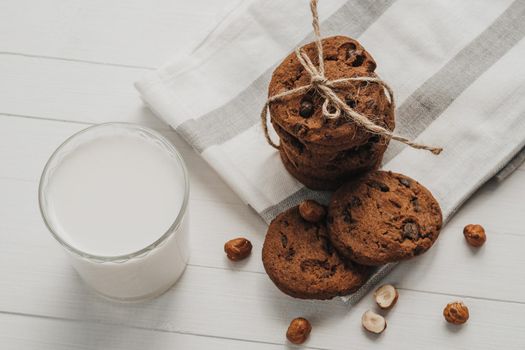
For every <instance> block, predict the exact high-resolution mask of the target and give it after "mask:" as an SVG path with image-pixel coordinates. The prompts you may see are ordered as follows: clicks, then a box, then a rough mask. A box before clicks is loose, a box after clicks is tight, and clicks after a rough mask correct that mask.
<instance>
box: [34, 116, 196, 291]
mask: <svg viewBox="0 0 525 350" xmlns="http://www.w3.org/2000/svg"><path fill="white" fill-rule="evenodd" d="M188 197H189V182H188V173H187V171H186V167H185V165H184V161H183V160H182V158H181V156H180V154H179V153H178V152H177V150H176V149H175V147H174V146H173V145H172V144H171V143H170V142H169V141H168V140H166V139H165V138H164V137H163V136H161V135H160V134H158V133H157V132H155V131H153V130H150V129H148V128H144V127H142V126H139V125H134V124H126V123H108V124H100V125H96V126H92V127H89V128H87V129H85V130H83V131H80V132H79V133H77V134H75V135H73V136H72V137H70V138H69V139H67V140H66V141H65V142H64V143H63V144H62V145H61V146H60V147H59V148H58V149H57V150H56V151H55V152H54V153H53V155H52V156H51V158H50V159H49V161H48V162H47V164H46V166H45V168H44V171H43V174H42V177H41V179H40V187H39V204H40V211H41V213H42V217H43V219H44V222H45V224H46V225H47V227H48V229H49V231H51V233H52V235H53V236H54V237H55V239H56V240H57V241H58V242H59V243H60V244H61V245H62V246H63V247H64V248H65V250H66V252H67V253H68V255H69V257H70V260H71V262H72V264H73V266H74V268H75V269H76V270H77V272H78V273H79V275H80V276H81V277H82V279H83V280H84V281H85V282H86V283H87V284H88V285H90V286H91V287H93V288H94V289H95V290H96V291H97V292H99V293H100V294H102V295H104V296H106V297H109V298H112V299H118V300H123V301H128V300H129V301H131V300H140V299H146V298H152V297H155V296H157V295H160V294H162V293H163V292H165V291H166V290H167V289H168V288H169V287H170V286H172V285H173V284H174V283H175V281H177V279H178V278H179V277H180V275H181V274H182V273H183V271H184V269H185V267H186V263H187V261H188V258H189V248H188V238H189V237H188V228H187V224H188V215H187V211H188Z"/></svg>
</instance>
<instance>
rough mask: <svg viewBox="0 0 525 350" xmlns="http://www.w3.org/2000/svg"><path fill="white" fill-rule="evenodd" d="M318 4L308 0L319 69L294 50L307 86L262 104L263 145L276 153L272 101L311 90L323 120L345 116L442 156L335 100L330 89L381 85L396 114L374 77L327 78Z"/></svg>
mask: <svg viewBox="0 0 525 350" xmlns="http://www.w3.org/2000/svg"><path fill="white" fill-rule="evenodd" d="M317 1H318V0H310V11H311V12H312V27H313V31H314V36H315V46H316V49H317V55H318V61H319V63H318V66H316V65H315V64H314V63H313V62H312V60H311V59H310V57H309V56H308V55H307V54H306V53H305V52H304V51H303V50H302V49H300V48H296V49H295V55H296V56H297V59H298V60H299V63H301V65H302V66H303V67H304V69H305V70H306V72H307V73H308V74H309V75H310V84H308V85H304V86H300V87H297V88H294V89H291V90H286V91H283V92H280V93H278V94H276V95H273V96H271V97H269V98H268V99H267V100H266V103H265V104H264V106H263V109H262V111H261V122H262V127H263V131H264V136H265V137H266V141H268V144H270V145H271V146H272V147H274V148H275V149H279V145H277V144H276V143H274V142H273V140H272V139H271V137H270V134H269V130H268V112H269V108H270V104H271V103H273V102H275V101H280V100H282V99H284V98H285V97H290V96H296V95H298V94H301V93H305V92H307V91H308V90H310V89H311V88H314V89H316V90H317V91H318V92H319V94H320V95H321V96H322V97H323V98H324V101H323V104H322V112H323V116H324V117H325V118H328V119H337V118H341V117H343V116H344V117H346V118H348V119H350V120H351V121H353V122H355V123H356V124H357V125H359V126H360V127H362V128H365V129H366V130H368V131H369V132H370V133H373V134H377V135H382V136H385V137H387V138H389V139H393V140H396V141H399V142H402V143H404V144H406V145H408V146H410V147H412V148H415V149H423V150H427V151H430V152H432V153H433V154H436V155H437V154H439V153H441V151H442V150H443V149H442V148H441V147H432V146H427V145H424V144H420V143H416V142H413V141H411V140H409V139H407V138H406V137H403V136H399V135H397V134H394V133H393V132H392V131H390V130H388V129H385V128H383V127H381V126H379V125H377V124H375V123H374V122H372V121H371V120H370V119H368V118H367V117H366V116H364V115H362V114H360V113H359V112H357V111H356V110H354V109H353V108H351V107H350V106H348V105H347V104H346V102H345V101H343V100H341V98H339V96H337V94H336V93H335V92H334V90H333V89H334V88H340V87H344V86H347V85H349V83H351V82H356V81H361V82H363V81H364V82H369V83H375V84H379V85H381V86H382V87H383V88H384V89H385V91H386V93H387V94H388V98H389V102H390V105H391V108H392V110H395V102H394V93H393V91H392V88H390V86H388V84H386V83H385V82H384V81H383V80H381V79H380V78H378V77H377V76H376V75H375V74H373V73H372V74H373V75H371V76H368V77H355V78H341V79H334V80H329V79H327V78H326V76H325V69H324V59H323V45H322V42H321V29H320V26H319V14H318V12H317Z"/></svg>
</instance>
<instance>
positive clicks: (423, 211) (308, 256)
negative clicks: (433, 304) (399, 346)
mask: <svg viewBox="0 0 525 350" xmlns="http://www.w3.org/2000/svg"><path fill="white" fill-rule="evenodd" d="M441 225H442V216H441V209H440V208H439V204H438V203H437V201H436V200H435V199H434V197H433V196H432V194H431V193H430V192H429V191H428V190H427V189H426V188H425V187H423V186H422V185H421V184H419V183H418V182H416V181H415V180H413V179H411V178H409V177H407V176H404V175H401V174H396V173H392V172H385V171H373V172H370V173H367V174H365V175H362V176H360V177H358V178H356V179H354V180H353V181H351V182H348V183H346V184H344V185H343V186H342V187H341V188H339V189H338V190H337V191H336V192H335V193H334V195H333V197H332V199H331V202H330V205H329V207H328V209H326V208H324V207H323V206H321V205H320V204H318V203H316V202H314V201H305V202H303V203H302V204H301V205H299V206H298V207H293V208H291V209H288V210H287V211H285V212H283V213H281V214H279V215H278V216H277V217H276V218H275V219H274V220H273V221H272V223H271V224H270V226H269V228H268V232H267V234H266V238H265V241H264V246H263V251H262V259H263V264H264V268H265V270H266V272H267V273H268V276H269V277H270V279H271V280H272V281H273V282H274V284H275V285H276V286H277V287H278V288H279V289H280V290H281V291H283V292H284V293H286V294H288V295H290V296H293V297H296V298H303V299H330V298H333V297H335V296H342V295H347V294H349V293H352V292H354V291H355V290H357V289H358V288H359V287H361V286H362V285H363V284H364V283H365V281H366V280H367V278H368V276H369V274H370V273H371V272H372V271H373V268H374V267H375V266H379V265H383V264H387V263H391V262H396V261H401V260H407V259H410V258H412V257H415V256H418V255H420V254H422V253H424V252H426V251H427V250H428V249H430V247H431V246H432V245H433V244H434V242H435V241H436V239H437V237H438V235H439V231H440V229H441Z"/></svg>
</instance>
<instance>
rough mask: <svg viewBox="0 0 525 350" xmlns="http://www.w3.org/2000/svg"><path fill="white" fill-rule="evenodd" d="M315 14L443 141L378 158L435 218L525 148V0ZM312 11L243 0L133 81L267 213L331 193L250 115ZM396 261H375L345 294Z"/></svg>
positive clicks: (336, 6) (290, 0)
mask: <svg viewBox="0 0 525 350" xmlns="http://www.w3.org/2000/svg"><path fill="white" fill-rule="evenodd" d="M319 13H320V18H321V20H322V22H321V34H322V36H324V37H326V36H331V35H336V34H341V35H347V36H350V37H353V38H356V39H358V40H359V41H360V42H361V44H363V46H364V47H365V48H366V49H367V50H368V51H369V52H370V53H371V54H372V56H373V57H374V58H375V60H376V62H377V70H376V72H377V73H378V74H379V76H380V77H381V78H382V79H383V80H385V81H386V82H387V83H388V84H389V85H390V86H391V87H392V88H393V89H394V92H395V93H396V102H397V105H398V109H397V113H396V116H397V119H396V124H397V126H396V133H398V134H400V135H403V136H406V137H409V138H411V139H415V140H416V141H417V142H420V143H425V144H430V145H437V146H441V147H443V148H444V151H443V152H442V153H441V155H439V156H434V155H432V154H430V153H429V152H426V151H418V150H414V149H410V148H407V147H406V146H404V145H403V144H401V143H397V142H394V141H392V142H391V143H390V146H389V149H388V150H387V152H386V154H385V158H384V163H383V168H384V169H387V170H393V171H396V172H401V173H404V174H406V175H408V176H410V177H413V178H415V179H417V180H418V181H420V182H421V183H422V184H424V185H425V186H426V187H428V188H429V189H430V190H431V191H432V193H433V194H434V195H435V197H436V198H437V199H438V201H439V202H440V204H441V207H442V210H443V216H444V219H445V221H446V220H448V219H450V217H451V215H452V214H453V213H454V212H455V211H456V210H457V209H458V208H459V206H460V205H461V204H462V203H463V202H464V201H465V200H466V199H467V198H468V197H469V196H470V195H471V194H472V193H473V192H474V191H475V190H476V189H477V188H479V187H480V186H481V185H482V184H483V183H485V182H486V181H487V180H489V179H490V178H492V177H493V176H495V175H496V176H497V177H498V178H500V179H502V178H504V177H505V176H507V175H508V174H510V173H511V172H512V170H513V169H515V168H517V167H518V166H519V164H520V163H521V162H522V161H523V160H524V159H525V151H522V149H523V147H524V145H525V98H524V97H525V65H524V64H523V62H524V61H523V60H524V58H525V40H524V39H523V38H524V34H525V21H524V20H523V19H524V18H525V0H499V1H492V0H484V1H480V0H463V1H456V0H428V1H426V0H397V1H396V0H330V1H321V3H320V4H319ZM310 22H311V16H310V12H309V8H308V2H307V1H304V0H287V1H279V0H252V1H244V2H242V3H241V5H239V6H238V7H237V8H236V10H234V11H233V12H232V13H230V14H229V15H228V17H227V18H226V19H224V20H223V21H222V23H220V25H219V26H218V27H217V28H216V29H215V30H214V31H213V32H212V33H211V34H210V35H209V36H208V37H207V38H206V40H205V41H204V42H203V43H202V44H201V45H200V46H199V47H198V48H197V49H195V51H194V52H193V53H192V54H191V55H190V56H188V57H187V58H185V59H184V60H181V61H178V62H170V63H168V64H167V65H165V66H164V67H162V68H160V69H159V70H157V71H155V72H153V73H152V74H151V75H149V76H147V77H145V78H144V79H143V80H141V81H139V82H137V83H136V87H137V89H138V90H139V92H140V94H141V96H142V98H143V100H144V101H145V103H146V104H147V105H148V106H149V107H150V108H151V109H152V110H153V111H154V112H155V113H156V114H157V115H158V116H159V117H160V118H161V119H163V120H164V121H166V122H167V123H168V124H169V125H171V126H172V127H173V128H174V129H175V130H176V131H177V132H178V133H180V134H181V135H182V136H183V137H184V138H185V139H186V140H187V141H188V142H189V143H190V144H191V145H192V146H193V147H194V148H195V150H196V151H197V152H198V153H200V154H201V156H202V157H203V158H204V159H205V160H206V161H207V162H208V163H209V164H210V165H211V166H212V167H213V168H214V169H215V170H216V171H217V172H218V173H219V174H220V175H221V177H222V178H223V179H224V180H225V181H226V182H227V183H228V184H229V185H230V186H231V187H232V188H233V189H234V191H235V192H236V193H237V194H238V195H239V196H240V197H241V198H242V199H243V200H244V201H245V202H246V203H247V204H248V205H250V206H251V207H253V208H254V209H255V210H256V211H257V212H258V213H259V214H260V215H261V217H262V218H263V219H264V220H265V221H266V222H270V221H271V220H272V219H273V218H274V217H275V216H276V215H277V214H278V213H280V212H281V211H283V210H285V209H287V208H288V207H290V206H293V205H295V204H297V203H299V202H300V201H301V200H303V199H305V198H314V199H317V200H319V201H321V202H324V203H326V202H327V201H328V199H329V195H330V194H329V193H326V192H314V191H311V190H308V189H306V188H304V187H303V186H302V185H301V184H300V183H298V182H297V181H296V180H294V179H293V178H292V177H291V176H290V175H288V173H287V172H286V170H285V169H284V167H283V165H282V164H281V160H280V158H279V155H278V153H277V152H276V151H275V150H274V149H273V148H272V147H270V146H269V145H267V144H266V140H265V138H264V136H263V132H262V127H261V123H260V119H259V118H260V111H261V108H262V106H263V104H264V102H265V100H266V97H267V88H268V83H269V81H270V77H271V73H272V71H273V69H274V68H275V66H276V65H277V64H278V63H279V62H280V61H281V60H282V59H283V58H284V57H285V56H286V55H287V54H289V53H290V52H291V51H292V49H293V48H294V47H296V46H298V45H300V44H301V43H306V42H309V41H311V40H312V34H311V24H310ZM274 136H275V135H274ZM520 151H521V152H520ZM502 169H503V170H502ZM498 173H499V174H498ZM394 265H395V264H390V265H387V266H384V267H381V268H379V269H378V271H377V272H376V273H375V274H374V275H373V276H372V277H371V279H370V280H369V281H368V282H367V284H366V285H365V286H363V287H362V288H361V289H360V290H359V291H358V292H356V293H354V294H353V295H351V296H350V297H349V298H348V300H349V301H350V303H355V302H357V301H358V300H359V299H360V298H361V297H362V296H363V295H364V294H366V292H367V291H368V290H369V289H370V288H371V287H373V285H374V284H375V283H377V282H378V281H379V280H380V279H381V278H382V277H383V276H384V275H385V274H386V273H388V272H389V271H390V270H391V269H392V267H393V266H394Z"/></svg>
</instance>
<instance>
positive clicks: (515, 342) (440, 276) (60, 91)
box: [0, 0, 525, 349]
mask: <svg viewBox="0 0 525 350" xmlns="http://www.w3.org/2000/svg"><path fill="white" fill-rule="evenodd" d="M240 2H241V1H240V0H227V1H221V2H219V1H209V0H194V1H191V2H186V1H178V2H173V1H166V0H158V1H155V2H141V1H134V0H133V1H114V2H105V1H100V0H96V1H80V0H76V1H70V0H50V1H47V2H38V1H34V0H16V1H15V0H9V1H4V2H2V3H1V4H0V77H1V79H0V96H2V97H1V98H0V164H1V168H0V169H1V171H0V276H1V277H2V278H0V344H1V346H0V348H2V349H4V348H6V349H35V348H37V349H76V348H78V349H96V348H112V349H135V348H136V349H139V348H159V349H163V348H192V349H193V348H195V349H197V348H202V349H210V348H217V349H218V348H231V349H237V348H238V349H241V348H242V349H245V348H254V349H259V348H260V349H262V348H269V349H273V348H287V347H288V346H289V345H287V344H286V342H285V338H284V333H285V330H286V327H287V324H288V322H289V321H290V319H291V318H293V317H296V316H305V317H308V318H309V319H310V320H311V321H312V324H313V327H314V330H313V333H312V336H311V339H310V340H309V341H308V343H307V344H306V346H307V347H311V348H321V349H339V348H349V347H351V348H356V349H359V348H365V347H367V348H368V347H372V346H373V347H374V348H378V349H382V348H385V349H398V348H399V349H401V348H403V349H407V348H408V349H410V348H422V347H425V348H429V349H442V348H450V349H471V348H476V349H493V348H499V347H503V346H504V347H505V348H506V349H523V348H524V344H525V326H523V325H522V321H521V320H522V319H523V318H524V317H525V274H524V273H523V272H522V271H521V267H523V266H524V265H525V256H524V255H523V254H522V252H521V248H522V247H523V246H524V245H525V241H524V240H525V233H524V230H523V227H525V216H524V215H523V212H524V209H525V207H524V204H523V198H524V196H525V186H524V185H523V184H524V183H525V167H522V168H521V169H520V170H518V171H517V172H516V173H514V174H513V175H512V176H511V177H510V178H509V179H507V180H506V181H504V182H503V183H501V184H497V183H494V182H492V183H488V184H487V185H485V186H484V187H483V188H482V189H481V190H480V191H479V192H478V193H477V194H476V195H475V196H474V197H473V198H472V199H471V200H469V201H468V202H467V203H466V205H465V206H464V207H463V208H462V209H461V211H460V212H459V213H458V214H457V215H456V216H455V217H454V218H453V220H452V221H451V222H450V223H449V224H448V225H447V227H446V228H445V229H444V230H443V233H442V237H441V238H440V240H439V242H438V244H437V245H436V247H435V248H433V249H432V250H431V251H430V252H428V253H427V254H425V255H423V256H422V257H420V258H418V259H415V260H413V261H410V262H407V263H404V264H402V265H401V266H400V267H398V268H397V269H396V270H395V271H394V272H393V273H392V274H391V275H390V276H388V277H387V281H389V282H392V283H395V284H396V285H398V286H399V287H400V294H401V296H400V299H399V304H398V305H397V306H396V307H395V308H394V309H393V310H391V311H390V312H389V313H388V314H387V320H388V323H389V326H388V329H387V331H386V332H385V333H384V334H383V335H382V336H380V337H373V336H370V335H368V334H366V333H365V332H364V331H363V330H362V329H361V326H360V317H361V315H362V313H363V312H364V311H365V310H366V309H369V308H373V307H374V306H373V303H372V300H371V297H367V298H365V299H364V300H363V301H362V302H361V303H360V304H359V305H357V306H356V307H354V308H350V307H349V306H348V305H345V304H344V303H342V302H341V301H340V300H333V301H329V302H317V301H302V300H295V299H292V298H290V297H288V296H286V295H284V294H282V293H281V292H279V291H278V290H277V289H276V288H275V287H274V286H273V284H272V283H271V282H270V280H269V279H268V277H267V276H266V275H265V274H264V269H263V266H262V263H261V260H260V248H261V245H262V242H263V238H264V233H265V230H266V225H265V224H264V223H263V222H262V221H261V220H260V218H259V217H258V216H257V215H256V214H255V213H254V212H253V211H252V210H251V209H249V208H248V207H246V206H245V205H244V204H243V203H242V202H241V201H240V200H239V199H238V197H237V196H236V195H235V194H234V193H233V192H232V191H231V190H230V189H229V188H228V187H227V186H226V185H225V183H224V182H223V181H222V180H220V179H219V177H218V175H217V174H216V173H214V172H213V170H211V169H210V168H209V166H208V165H207V164H206V163H205V162H204V161H203V160H202V159H200V157H199V156H198V155H196V154H195V153H194V152H193V151H192V150H191V148H190V147H189V146H188V145H187V144H186V143H185V142H184V141H182V140H181V139H180V138H179V137H178V136H177V135H176V134H175V133H174V132H173V131H170V129H169V127H167V126H166V125H165V124H164V123H162V122H161V121H159V120H157V119H156V118H155V117H154V116H153V115H152V114H151V113H150V112H149V111H148V110H147V109H146V108H144V106H143V105H142V103H141V101H140V99H139V98H138V94H137V92H136V91H135V90H134V88H133V86H132V83H133V82H134V81H135V80H137V79H139V78H140V77H141V76H142V75H143V74H145V73H147V72H149V71H150V70H151V69H152V68H153V67H155V66H157V65H159V64H161V63H162V62H164V61H166V60H167V59H168V58H169V57H170V56H171V55H173V53H174V52H175V53H176V54H177V55H178V56H179V57H181V56H183V55H185V54H188V53H189V52H191V50H192V49H193V48H194V47H195V46H196V45H198V43H199V42H201V41H202V40H203V39H204V38H205V37H206V35H207V33H208V32H209V31H210V30H211V29H212V28H213V27H214V26H216V25H217V23H219V21H220V20H221V18H223V17H224V16H225V15H227V14H228V13H229V12H230V11H232V10H233V9H235V8H236V7H237V6H239V3H240ZM175 45H176V50H175V49H174V46H175ZM107 121H126V122H137V123H140V124H143V125H147V126H150V127H153V128H155V129H157V130H159V131H161V132H162V133H163V134H164V135H165V136H167V137H168V138H169V139H170V140H171V141H172V142H173V143H174V144H175V145H176V146H177V148H178V149H179V151H180V152H181V153H182V155H183V157H184V159H185V160H186V163H187V165H188V168H189V171H190V174H191V186H192V192H191V199H190V206H191V212H192V214H191V222H190V227H191V233H192V242H191V245H192V256H191V259H190V265H189V267H188V269H187V271H186V272H185V274H184V275H183V278H182V279H181V281H180V282H179V283H178V284H177V285H176V286H175V287H174V288H173V289H171V290H170V291H168V292H167V293H166V294H165V295H163V296H161V297H160V298H158V299H155V300H152V301H149V302H145V303H137V304H118V303H112V302H108V301H106V300H104V299H102V298H100V297H98V296H97V295H95V294H94V293H92V292H91V291H90V290H89V289H88V288H86V286H85V285H84V284H83V283H82V282H81V281H80V280H79V278H78V276H77V275H76V274H75V273H74V271H73V270H72V268H71V267H70V265H69V264H68V261H67V259H66V257H65V255H64V254H62V252H61V249H60V247H59V246H58V244H57V243H56V242H55V241H54V240H53V239H52V237H51V236H50V235H49V233H48V232H47V231H46V229H45V227H44V225H43V223H42V220H41V218H40V215H39V212H38V206H37V197H36V193H37V186H38V178H39V176H40V172H41V170H42V168H43V166H44V164H45V162H46V160H47V158H48V157H49V155H50V154H51V152H52V151H53V150H54V149H55V148H56V147H57V146H58V145H59V144H60V143H61V142H62V141H63V140H64V139H65V138H66V137H68V136H70V135H71V134H72V133H74V132H76V131H78V130H81V129H83V128H85V127H87V126H88V125H90V124H91V123H101V122H107ZM472 222H479V223H481V224H483V225H484V226H485V227H486V229H487V232H488V241H487V245H486V246H485V247H483V248H482V249H481V250H479V251H476V250H472V249H470V248H469V247H468V246H467V245H466V244H465V243H464V240H463V237H462V234H461V230H462V227H463V226H464V225H465V224H467V223H472ZM239 235H243V236H246V237H248V238H249V239H250V240H251V241H252V242H253V244H254V247H255V248H254V251H253V254H252V256H251V257H250V258H249V259H248V260H247V261H244V262H241V263H231V262H230V261H228V260H227V259H226V258H225V256H224V254H223V252H222V245H223V243H224V241H226V240H227V239H230V238H232V237H234V236H239ZM458 298H461V299H463V300H464V301H465V302H466V303H467V304H468V306H469V307H470V311H471V320H470V321H469V323H468V324H467V325H466V326H465V327H461V328H456V327H451V326H448V325H447V324H446V323H445V322H444V320H443V318H442V315H441V312H442V309H443V307H444V305H445V304H446V303H447V302H449V301H452V300H455V299H458Z"/></svg>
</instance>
